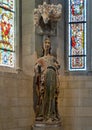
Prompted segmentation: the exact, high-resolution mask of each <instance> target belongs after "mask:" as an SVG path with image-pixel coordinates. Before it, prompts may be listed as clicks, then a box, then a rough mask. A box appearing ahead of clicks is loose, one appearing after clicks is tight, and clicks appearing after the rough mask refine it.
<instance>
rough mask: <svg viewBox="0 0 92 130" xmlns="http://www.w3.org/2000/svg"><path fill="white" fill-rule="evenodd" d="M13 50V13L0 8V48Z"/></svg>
mask: <svg viewBox="0 0 92 130" xmlns="http://www.w3.org/2000/svg"><path fill="white" fill-rule="evenodd" d="M1 48H2V49H7V50H12V51H13V50H14V13H12V12H10V11H6V10H4V9H3V8H0V49H1Z"/></svg>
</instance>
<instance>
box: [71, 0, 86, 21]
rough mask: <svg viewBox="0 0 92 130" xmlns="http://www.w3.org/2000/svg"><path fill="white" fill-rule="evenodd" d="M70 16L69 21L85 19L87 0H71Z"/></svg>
mask: <svg viewBox="0 0 92 130" xmlns="http://www.w3.org/2000/svg"><path fill="white" fill-rule="evenodd" d="M69 4H70V6H69V11H70V16H69V17H70V18H69V22H79V21H85V19H86V15H85V11H86V8H85V7H86V1H85V0H69Z"/></svg>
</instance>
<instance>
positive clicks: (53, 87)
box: [35, 37, 60, 122]
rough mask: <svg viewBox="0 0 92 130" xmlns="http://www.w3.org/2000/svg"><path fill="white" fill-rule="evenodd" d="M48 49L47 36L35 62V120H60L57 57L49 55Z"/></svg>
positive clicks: (49, 43) (49, 47) (49, 44)
mask: <svg viewBox="0 0 92 130" xmlns="http://www.w3.org/2000/svg"><path fill="white" fill-rule="evenodd" d="M50 50H51V42H50V39H49V38H48V37H47V38H46V39H45V40H44V43H43V51H44V56H42V57H40V58H39V59H38V60H37V62H36V64H35V84H36V95H37V103H36V108H35V116H36V117H35V120H36V121H45V122H54V121H60V117H59V114H58V104H57V98H58V93H59V90H58V89H59V80H58V74H59V73H58V69H59V68H60V65H59V63H58V61H57V59H56V58H55V57H54V56H52V55H51V52H50Z"/></svg>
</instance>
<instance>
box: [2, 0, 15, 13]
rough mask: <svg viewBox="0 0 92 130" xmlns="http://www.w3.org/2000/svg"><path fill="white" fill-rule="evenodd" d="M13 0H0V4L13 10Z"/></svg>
mask: <svg viewBox="0 0 92 130" xmlns="http://www.w3.org/2000/svg"><path fill="white" fill-rule="evenodd" d="M14 2H15V0H0V6H1V7H3V8H5V9H8V10H11V11H14Z"/></svg>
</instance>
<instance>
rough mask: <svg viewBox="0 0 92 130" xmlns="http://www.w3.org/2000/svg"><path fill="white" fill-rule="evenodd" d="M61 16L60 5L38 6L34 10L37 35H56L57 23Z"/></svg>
mask: <svg viewBox="0 0 92 130" xmlns="http://www.w3.org/2000/svg"><path fill="white" fill-rule="evenodd" d="M61 14H62V5H61V4H58V5H54V4H47V3H46V2H44V3H43V5H38V8H35V9H34V24H35V27H36V29H37V33H39V34H41V35H56V28H57V22H58V21H59V20H60V18H61Z"/></svg>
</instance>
